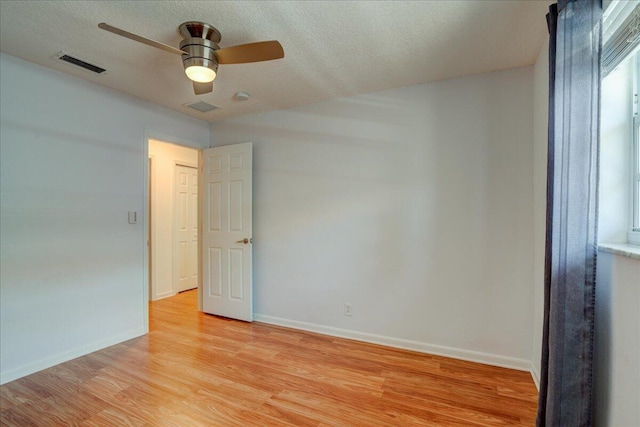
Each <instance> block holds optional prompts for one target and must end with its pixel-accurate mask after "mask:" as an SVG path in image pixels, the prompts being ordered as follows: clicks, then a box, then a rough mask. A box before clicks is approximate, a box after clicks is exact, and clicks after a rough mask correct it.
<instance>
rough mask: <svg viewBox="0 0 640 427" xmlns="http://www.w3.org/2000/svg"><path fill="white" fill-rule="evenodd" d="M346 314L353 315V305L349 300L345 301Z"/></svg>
mask: <svg viewBox="0 0 640 427" xmlns="http://www.w3.org/2000/svg"><path fill="white" fill-rule="evenodd" d="M344 315H345V316H352V315H353V307H352V306H351V304H349V303H348V302H346V303H344Z"/></svg>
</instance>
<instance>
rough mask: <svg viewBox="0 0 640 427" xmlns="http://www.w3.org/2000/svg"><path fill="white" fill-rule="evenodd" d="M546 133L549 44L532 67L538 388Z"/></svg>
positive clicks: (537, 374)
mask: <svg viewBox="0 0 640 427" xmlns="http://www.w3.org/2000/svg"><path fill="white" fill-rule="evenodd" d="M548 129H549V40H546V41H545V43H544V45H543V46H542V48H541V49H540V53H539V54H538V59H537V60H536V63H535V65H534V67H533V333H532V335H531V337H532V342H533V351H532V360H531V362H532V368H531V370H532V374H533V378H534V380H535V382H536V385H538V386H539V384H540V361H541V355H542V327H543V321H544V254H545V238H546V228H547V225H546V217H547V146H548V141H549V137H548Z"/></svg>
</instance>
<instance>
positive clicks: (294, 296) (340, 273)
mask: <svg viewBox="0 0 640 427" xmlns="http://www.w3.org/2000/svg"><path fill="white" fill-rule="evenodd" d="M532 79H533V73H532V69H531V68H523V69H515V70H510V71H503V72H495V73H489V74H484V75H477V76H472V77H466V78H461V79H455V80H450V81H443V82H437V83H431V84H423V85H416V86H410V87H404V88H399V89H392V90H387V91H383V92H379V93H374V94H368V95H362V96H356V97H350V98H344V99H339V100H334V101H329V102H325V103H319V104H313V105H308V106H305V107H300V108H295V109H291V110H284V111H277V112H270V113H264V114H259V115H252V116H246V117H242V118H237V119H231V120H228V121H225V122H222V123H217V124H213V125H212V127H211V132H212V133H211V136H212V146H217V145H226V144H233V143H239V142H245V141H252V142H254V162H255V163H254V193H253V194H254V236H253V237H254V242H255V244H254V289H255V291H254V292H255V313H257V318H258V319H261V320H266V321H270V322H275V323H282V324H288V325H292V326H297V327H306V328H309V329H315V330H322V331H325V332H331V333H338V334H343V335H347V336H353V337H356V338H365V339H370V340H374V341H376V340H377V341H378V342H385V343H390V344H394V345H402V346H406V347H410V348H416V349H422V350H426V351H430V352H436V353H444V354H451V355H456V356H458V357H464V358H470V359H476V360H483V361H486V362H489V363H497V364H505V365H510V366H517V367H520V368H524V369H529V368H530V360H531V330H532V319H533V313H532V303H531V300H532V296H533V291H532V289H533V285H532V274H533V269H532V267H533V262H532V260H533V251H532V244H531V241H532V237H533V236H532V231H533V223H532V208H533V195H532V192H533V181H532V179H533V178H532V177H533V171H532V165H533V159H532V156H533V147H532V132H533V124H532V118H533V111H532V109H533V108H532V107H533V88H532V87H533V80H532ZM346 302H348V303H351V304H353V317H345V316H344V315H343V304H344V303H346ZM331 328H337V329H331ZM366 334H374V335H375V336H371V335H366Z"/></svg>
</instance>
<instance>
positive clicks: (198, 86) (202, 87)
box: [193, 82, 213, 95]
mask: <svg viewBox="0 0 640 427" xmlns="http://www.w3.org/2000/svg"><path fill="white" fill-rule="evenodd" d="M193 91H194V92H195V94H196V95H204V94H205V93H210V92H213V82H209V83H198V82H193Z"/></svg>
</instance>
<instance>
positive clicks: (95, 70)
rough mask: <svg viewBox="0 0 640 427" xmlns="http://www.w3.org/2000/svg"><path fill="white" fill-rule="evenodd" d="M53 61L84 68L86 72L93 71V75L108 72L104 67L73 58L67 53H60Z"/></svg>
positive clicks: (53, 57)
mask: <svg viewBox="0 0 640 427" xmlns="http://www.w3.org/2000/svg"><path fill="white" fill-rule="evenodd" d="M51 59H56V60H59V61H64V62H67V63H69V64H72V65H75V66H77V67H80V68H84V69H85V70H87V71H91V72H92V73H95V74H104V73H105V72H106V71H107V70H105V69H104V68H102V67H98V66H97V65H94V64H90V63H88V62H87V61H84V60H82V59H79V58H76V57H74V56H71V55H69V54H68V53H65V52H58V53H56V54H55V55H53V56H52V57H51Z"/></svg>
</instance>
